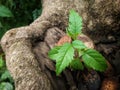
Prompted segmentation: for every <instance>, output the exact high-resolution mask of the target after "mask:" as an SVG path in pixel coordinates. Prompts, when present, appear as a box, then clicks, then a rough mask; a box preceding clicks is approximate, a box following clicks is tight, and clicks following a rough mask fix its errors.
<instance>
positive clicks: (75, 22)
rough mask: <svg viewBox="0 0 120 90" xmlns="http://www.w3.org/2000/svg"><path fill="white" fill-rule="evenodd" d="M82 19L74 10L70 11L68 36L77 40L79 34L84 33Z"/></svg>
mask: <svg viewBox="0 0 120 90" xmlns="http://www.w3.org/2000/svg"><path fill="white" fill-rule="evenodd" d="M81 29H82V18H81V17H80V16H79V14H78V13H77V12H75V11H74V10H71V11H70V15H69V25H68V29H67V33H68V35H70V36H71V37H72V38H73V39H76V38H77V36H78V34H80V33H81V32H82V30H81Z"/></svg>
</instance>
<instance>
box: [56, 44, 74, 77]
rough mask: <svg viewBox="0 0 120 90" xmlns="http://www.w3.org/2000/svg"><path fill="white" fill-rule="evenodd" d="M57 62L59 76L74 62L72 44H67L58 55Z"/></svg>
mask: <svg viewBox="0 0 120 90" xmlns="http://www.w3.org/2000/svg"><path fill="white" fill-rule="evenodd" d="M58 56H59V59H58V58H57V60H56V74H57V75H59V74H60V73H61V72H62V71H63V70H64V69H65V68H66V67H67V66H68V65H69V64H70V63H71V62H72V60H73V56H74V49H73V47H72V45H71V44H69V43H65V44H64V45H63V46H62V47H61V48H60V49H59V53H58Z"/></svg>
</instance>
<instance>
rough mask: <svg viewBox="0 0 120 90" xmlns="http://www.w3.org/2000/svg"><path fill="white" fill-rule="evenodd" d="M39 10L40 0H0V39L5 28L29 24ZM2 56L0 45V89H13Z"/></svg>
mask: <svg viewBox="0 0 120 90" xmlns="http://www.w3.org/2000/svg"><path fill="white" fill-rule="evenodd" d="M41 12H42V5H41V0H0V40H1V38H2V36H3V35H4V33H5V32H6V31H7V30H9V29H11V28H15V27H20V26H25V25H29V24H30V23H31V22H32V21H34V20H35V19H36V18H37V17H38V16H40V15H41ZM4 57H5V55H4V53H3V52H2V49H1V46H0V90H14V81H13V79H12V77H11V75H10V73H9V71H8V70H7V67H6V64H5V58H4Z"/></svg>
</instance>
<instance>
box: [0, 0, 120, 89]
mask: <svg viewBox="0 0 120 90" xmlns="http://www.w3.org/2000/svg"><path fill="white" fill-rule="evenodd" d="M42 5H43V11H42V15H41V16H40V17H39V18H38V19H36V20H35V21H34V22H33V23H31V24H30V25H29V26H24V27H20V28H14V29H11V30H9V31H8V32H7V33H6V34H5V35H4V36H3V38H2V40H1V45H2V48H3V50H4V52H5V55H6V63H7V67H8V70H9V71H10V73H11V75H12V77H13V79H14V81H15V90H68V88H67V86H66V85H68V86H69V87H70V88H69V90H77V89H78V87H77V85H76V83H75V82H74V80H73V77H72V76H69V77H71V78H70V79H66V80H71V81H72V82H71V81H69V83H68V84H66V81H65V80H64V78H62V76H63V75H61V76H60V77H56V76H55V73H54V71H55V67H54V63H53V62H52V61H51V60H49V59H48V57H47V52H48V51H49V49H51V48H52V47H54V45H55V44H56V43H57V41H58V40H59V39H60V38H61V37H62V36H64V35H65V33H64V31H65V30H66V27H67V24H68V14H69V10H71V9H74V10H76V11H77V12H78V13H79V14H80V15H81V16H82V18H83V23H84V24H83V31H84V33H85V34H87V35H88V36H90V37H91V38H92V40H93V41H94V42H95V43H96V42H97V43H99V42H101V40H102V39H105V40H109V38H108V37H109V35H110V32H113V33H116V32H118V31H119V29H120V27H119V26H120V18H119V16H120V7H119V6H120V0H43V1H42ZM101 30H102V31H101ZM99 31H101V32H99ZM96 35H99V38H95V37H96ZM113 35H114V34H113ZM110 40H111V39H110ZM49 71H51V72H52V73H51V72H49ZM66 72H68V73H71V72H69V71H66ZM66 72H65V73H64V75H66ZM69 75H71V74H69ZM54 78H57V80H54ZM60 82H62V84H61V83H60ZM79 90H80V89H79Z"/></svg>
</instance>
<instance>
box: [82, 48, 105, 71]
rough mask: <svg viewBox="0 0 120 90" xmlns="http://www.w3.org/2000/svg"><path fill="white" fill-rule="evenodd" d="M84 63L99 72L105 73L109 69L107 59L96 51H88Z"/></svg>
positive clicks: (84, 55) (84, 56) (85, 53)
mask: <svg viewBox="0 0 120 90" xmlns="http://www.w3.org/2000/svg"><path fill="white" fill-rule="evenodd" d="M82 59H83V62H84V63H85V64H86V65H87V66H88V67H91V68H93V69H94V70H97V71H105V70H106V69H107V63H106V60H105V58H104V57H103V56H102V55H101V54H100V53H99V52H97V51H96V50H93V49H87V50H86V51H85V52H84V54H83V56H82Z"/></svg>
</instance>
